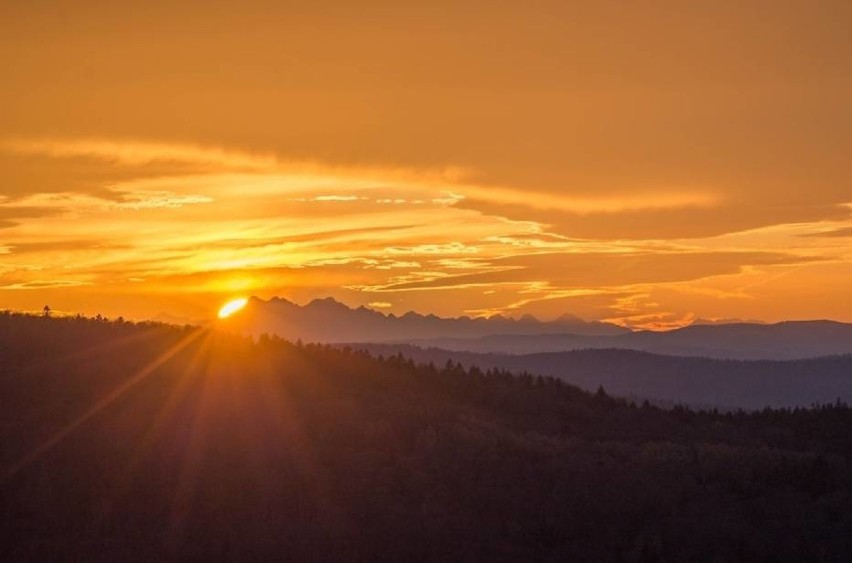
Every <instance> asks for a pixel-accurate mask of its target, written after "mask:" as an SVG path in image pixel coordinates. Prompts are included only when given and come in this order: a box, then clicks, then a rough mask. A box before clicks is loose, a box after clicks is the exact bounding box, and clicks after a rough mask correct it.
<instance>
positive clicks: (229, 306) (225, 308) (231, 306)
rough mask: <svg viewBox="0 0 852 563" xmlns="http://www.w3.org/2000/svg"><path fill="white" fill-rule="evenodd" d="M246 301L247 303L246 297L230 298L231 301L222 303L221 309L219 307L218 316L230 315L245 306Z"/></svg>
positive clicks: (223, 317)
mask: <svg viewBox="0 0 852 563" xmlns="http://www.w3.org/2000/svg"><path fill="white" fill-rule="evenodd" d="M246 303H248V299H246V298H245V297H240V298H239V299H232V300H231V301H228V302H227V303H225V304H224V305H222V308H221V309H219V318H220V319H226V318H228V317H230V316H231V315H233V314H234V313H236V312H237V311H239V310H240V309H242V308H243V307H245V306H246Z"/></svg>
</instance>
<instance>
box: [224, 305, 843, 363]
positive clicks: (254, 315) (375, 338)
mask: <svg viewBox="0 0 852 563" xmlns="http://www.w3.org/2000/svg"><path fill="white" fill-rule="evenodd" d="M229 323H232V325H233V326H234V327H236V328H239V329H240V330H243V331H245V332H248V333H251V334H262V333H264V332H266V333H270V334H277V335H279V336H281V337H283V338H287V339H290V340H299V339H301V340H303V341H307V342H327V343H398V344H414V345H417V346H424V347H435V348H442V349H446V350H452V351H466V352H478V353H495V352H496V353H504V354H530V353H545V352H564V351H569V350H581V349H601V348H618V349H624V350H636V351H644V352H651V353H656V354H666V355H673V356H701V357H708V358H717V359H740V360H757V359H769V360H792V359H803V358H812V357H819V356H831V355H842V354H852V324H849V323H840V322H835V321H827V320H817V321H786V322H781V323H776V324H756V323H730V324H697V325H691V326H688V327H684V328H680V329H676V330H671V331H667V332H651V331H636V332H632V331H630V330H628V329H625V328H622V327H618V326H615V325H611V324H607V323H601V322H585V321H583V320H581V319H578V318H577V317H573V316H571V315H563V316H562V317H560V318H558V319H556V320H554V321H540V320H538V319H536V318H535V317H532V316H529V315H527V316H524V317H521V318H520V319H511V318H506V317H502V316H495V317H490V318H470V317H456V318H443V317H438V316H435V315H421V314H419V313H415V312H408V313H405V314H404V315H401V316H396V315H393V314H388V315H386V314H383V313H380V312H378V311H374V310H372V309H368V308H366V307H358V308H357V309H353V308H350V307H348V306H346V305H345V304H343V303H340V302H339V301H336V300H335V299H333V298H330V297H329V298H325V299H315V300H313V301H311V302H310V303H308V304H306V305H303V306H301V305H297V304H295V303H293V302H291V301H288V300H286V299H281V298H273V299H270V300H269V301H264V300H262V299H258V298H255V297H253V298H251V299H250V301H249V304H248V305H247V306H246V308H245V310H243V311H241V312H240V313H239V314H238V315H235V317H234V318H233V319H229Z"/></svg>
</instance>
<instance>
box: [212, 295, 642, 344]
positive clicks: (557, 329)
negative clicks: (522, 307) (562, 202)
mask: <svg viewBox="0 0 852 563" xmlns="http://www.w3.org/2000/svg"><path fill="white" fill-rule="evenodd" d="M229 322H231V323H233V324H234V325H235V326H239V327H240V328H243V329H245V330H247V331H248V332H251V333H254V334H262V333H264V332H266V333H270V334H277V335H279V336H281V337H283V338H287V339H290V340H297V339H301V340H304V341H308V342H330V343H335V342H399V341H412V340H419V339H426V338H446V337H449V338H478V337H483V336H488V335H492V334H504V335H509V336H515V335H528V336H533V335H538V334H561V333H571V334H579V335H587V336H603V335H615V334H624V333H627V332H629V331H628V330H627V329H624V328H621V327H618V326H615V325H611V324H606V323H599V322H591V323H587V322H585V321H583V320H581V319H579V318H577V317H574V316H571V315H563V316H562V317H560V318H559V319H557V320H554V321H550V322H542V321H539V320H538V319H536V318H535V317H533V316H531V315H526V316H524V317H522V318H520V319H511V318H507V317H502V316H499V315H498V316H494V317H491V318H488V319H486V318H475V319H474V318H470V317H456V318H442V317H438V316H435V315H421V314H419V313H415V312H408V313H406V314H404V315H402V316H396V315H393V314H388V315H386V314H383V313H380V312H378V311H374V310H372V309H368V308H366V307H359V308H357V309H352V308H350V307H347V306H346V305H344V304H343V303H340V302H339V301H336V300H335V299H333V298H331V297H327V298H325V299H314V300H313V301H311V302H310V303H308V304H307V305H304V306H300V305H297V304H295V303H293V302H291V301H288V300H286V299H281V298H273V299H271V300H269V301H264V300H262V299H258V298H256V297H253V298H251V299H250V300H249V303H248V305H247V306H246V308H245V309H244V310H243V311H240V313H239V314H238V315H235V316H234V318H233V319H231V320H229Z"/></svg>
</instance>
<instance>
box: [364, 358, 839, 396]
mask: <svg viewBox="0 0 852 563" xmlns="http://www.w3.org/2000/svg"><path fill="white" fill-rule="evenodd" d="M352 346H353V347H356V348H358V349H364V350H368V351H370V352H371V353H373V354H385V355H388V354H397V353H401V354H403V355H405V356H406V357H409V358H412V359H414V360H415V361H417V362H425V363H428V362H434V363H435V364H438V365H442V364H444V363H445V362H447V361H448V360H452V361H454V362H461V363H462V364H463V365H465V366H478V367H480V368H482V369H488V368H493V369H504V370H508V371H510V372H513V373H521V372H524V371H527V372H532V373H537V374H541V375H549V376H552V377H558V378H559V379H561V380H563V381H565V382H566V383H569V384H571V385H577V386H578V387H580V388H583V389H586V390H591V391H594V390H595V389H597V388H598V387H600V386H603V388H604V389H606V390H607V391H608V392H610V393H611V394H613V395H616V396H619V397H631V396H634V397H644V398H648V399H656V400H661V401H663V402H668V403H680V404H687V405H701V406H713V407H718V408H727V409H731V408H733V409H737V408H741V409H750V410H754V409H762V408H764V407H773V408H780V407H789V408H795V407H809V406H811V405H813V404H824V403H834V402H836V401H837V400H838V399H839V400H840V401H841V402H846V403H849V402H852V355H848V354H847V355H844V356H827V357H822V358H811V359H806V360H784V361H777V360H719V359H713V358H689V357H679V356H663V355H659V354H650V353H648V352H640V351H637V350H620V349H612V350H606V349H604V350H594V349H592V350H572V351H570V352H548V353H541V354H521V355H513V354H478V353H473V352H463V351H450V350H442V349H439V348H420V347H416V346H411V345H408V344H353V345H352Z"/></svg>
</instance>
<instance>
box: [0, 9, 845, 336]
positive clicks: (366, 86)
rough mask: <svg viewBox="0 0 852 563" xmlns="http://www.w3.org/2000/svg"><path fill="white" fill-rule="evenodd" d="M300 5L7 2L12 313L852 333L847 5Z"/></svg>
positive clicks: (3, 299) (1, 32)
mask: <svg viewBox="0 0 852 563" xmlns="http://www.w3.org/2000/svg"><path fill="white" fill-rule="evenodd" d="M175 4H179V5H175ZM304 4H305V5H303V6H301V7H294V6H292V5H289V3H282V2H251V1H249V2H240V3H211V2H182V3H172V2H159V1H149V2H145V3H139V4H137V5H136V7H135V8H131V7H129V3H125V2H119V3H112V4H104V3H102V2H98V3H95V2H6V3H3V5H2V6H0V72H2V76H3V85H2V87H0V309H2V308H12V309H25V310H33V309H40V308H41V307H43V306H44V305H45V304H50V305H51V306H52V307H53V308H54V309H56V310H61V311H69V312H78V311H80V312H84V313H87V314H95V313H102V314H106V315H109V316H117V315H124V316H126V317H132V318H150V317H153V316H155V315H157V314H159V313H161V312H167V313H169V314H173V315H177V316H182V317H188V318H204V317H211V316H213V315H215V313H216V311H217V309H218V307H219V305H220V304H221V302H222V301H224V300H226V299H227V298H229V297H232V296H237V295H244V294H245V295H248V294H255V295H258V296H261V297H271V296H276V295H277V296H282V297H287V298H290V299H293V300H296V301H298V302H302V301H305V300H308V299H310V298H312V297H317V296H325V295H332V296H335V297H337V298H339V299H341V300H343V301H344V302H346V303H348V304H350V305H361V304H364V305H367V304H373V305H372V306H374V307H376V308H378V309H380V310H383V311H386V312H395V313H401V312H405V311H407V310H409V309H414V310H418V311H421V312H434V313H437V314H441V315H460V314H470V315H479V314H493V313H504V314H510V315H520V314H524V313H532V314H535V315H537V316H539V317H541V318H543V319H547V318H552V317H556V316H558V315H560V314H562V313H565V312H570V313H573V314H576V315H578V316H580V317H583V318H585V319H589V320H591V319H605V320H609V321H612V322H619V323H622V324H625V325H629V326H635V327H650V328H665V327H670V326H678V325H682V324H685V323H688V322H691V321H693V320H695V319H697V318H702V319H729V318H740V319H757V320H766V321H777V320H783V319H804V318H833V319H837V320H843V321H852V291H850V289H849V288H850V287H852V283H850V282H852V166H850V161H849V155H850V154H852V104H850V103H849V101H848V100H850V99H852V73H850V72H849V69H850V68H852V34H850V33H849V29H850V27H852V3H850V2H847V1H814V2H802V1H796V2H793V1H780V0H779V1H777V2H749V1H743V2H683V1H678V2H675V1H672V2H667V1H656V2H641V3H638V2H637V3H628V2H607V1H601V2H565V1H561V2H523V3H522V2H516V3H511V4H510V3H506V2H478V1H474V2H466V3H463V4H461V3H458V2H429V3H423V4H424V5H421V6H412V5H410V4H411V3H407V2H310V3H304Z"/></svg>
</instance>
